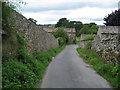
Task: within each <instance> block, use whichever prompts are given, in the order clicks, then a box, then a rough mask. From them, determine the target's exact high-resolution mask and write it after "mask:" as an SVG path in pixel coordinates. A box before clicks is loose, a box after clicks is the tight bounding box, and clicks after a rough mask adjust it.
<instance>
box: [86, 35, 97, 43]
mask: <svg viewBox="0 0 120 90" xmlns="http://www.w3.org/2000/svg"><path fill="white" fill-rule="evenodd" d="M95 37H96V35H94V34H93V35H89V36H87V37H85V38H84V40H86V41H87V40H93V39H94V38H95Z"/></svg>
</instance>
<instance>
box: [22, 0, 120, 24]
mask: <svg viewBox="0 0 120 90" xmlns="http://www.w3.org/2000/svg"><path fill="white" fill-rule="evenodd" d="M23 1H25V2H27V3H28V4H27V5H25V6H23V5H22V9H23V11H22V14H23V15H24V16H25V17H27V18H34V19H36V20H37V21H38V24H55V23H57V21H58V20H59V19H60V18H63V17H66V18H67V19H69V20H78V21H82V22H83V23H89V22H96V23H97V24H98V25H100V24H103V21H102V19H103V18H104V17H105V16H106V15H108V14H110V13H111V12H112V11H114V10H116V9H117V5H118V4H117V3H118V1H119V0H23Z"/></svg>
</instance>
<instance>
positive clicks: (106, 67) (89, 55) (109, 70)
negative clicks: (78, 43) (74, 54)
mask: <svg viewBox="0 0 120 90" xmlns="http://www.w3.org/2000/svg"><path fill="white" fill-rule="evenodd" d="M77 51H78V53H79V55H80V56H81V57H82V58H83V59H84V60H85V62H86V63H87V64H90V65H92V67H93V69H94V70H96V72H97V73H99V74H100V75H101V76H102V77H104V78H105V79H106V80H107V81H109V82H110V83H111V85H112V86H113V87H115V88H118V87H119V85H118V83H119V82H118V80H119V79H118V74H119V70H118V65H116V66H114V65H113V64H110V63H109V64H105V63H104V62H103V60H102V59H101V58H100V57H99V56H98V55H97V53H96V52H95V51H94V50H91V49H86V48H77Z"/></svg>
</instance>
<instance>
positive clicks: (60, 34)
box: [52, 28, 69, 45]
mask: <svg viewBox="0 0 120 90" xmlns="http://www.w3.org/2000/svg"><path fill="white" fill-rule="evenodd" d="M52 34H53V35H54V36H55V38H57V39H58V41H59V45H64V44H66V43H68V41H69V37H68V35H67V32H66V31H64V28H58V30H56V31H54V32H53V33H52Z"/></svg>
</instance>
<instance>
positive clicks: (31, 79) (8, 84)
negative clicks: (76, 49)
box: [2, 46, 64, 88]
mask: <svg viewBox="0 0 120 90" xmlns="http://www.w3.org/2000/svg"><path fill="white" fill-rule="evenodd" d="M63 48H64V46H61V47H59V48H56V49H52V50H49V51H47V52H37V53H34V55H33V56H32V55H30V54H29V53H28V52H27V51H26V50H25V49H19V51H18V52H17V58H16V59H10V60H8V61H7V62H5V63H4V64H3V68H2V70H3V75H2V76H3V77H2V78H3V83H2V84H3V88H37V85H38V83H39V81H40V80H41V79H42V76H43V74H44V72H45V69H46V67H47V66H48V64H49V63H50V62H51V60H52V57H54V56H56V55H57V54H58V53H59V52H60V51H61V50H62V49H63Z"/></svg>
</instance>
